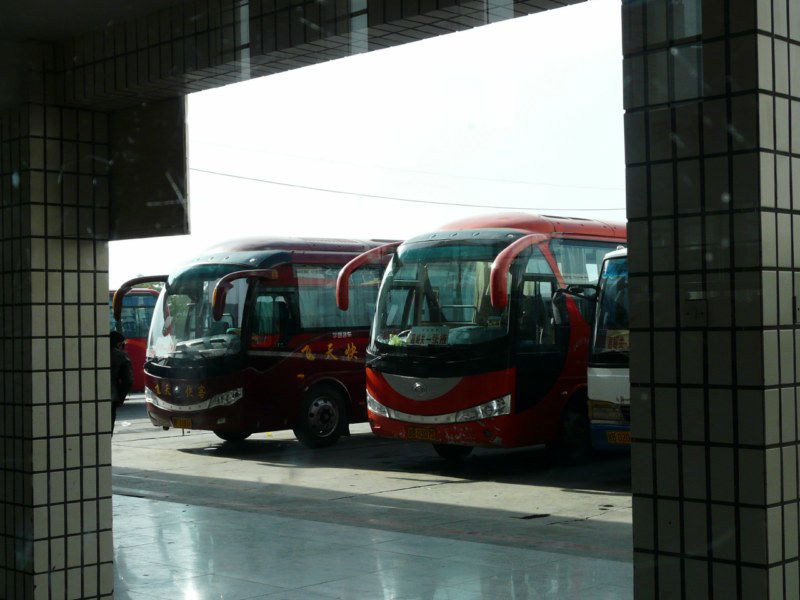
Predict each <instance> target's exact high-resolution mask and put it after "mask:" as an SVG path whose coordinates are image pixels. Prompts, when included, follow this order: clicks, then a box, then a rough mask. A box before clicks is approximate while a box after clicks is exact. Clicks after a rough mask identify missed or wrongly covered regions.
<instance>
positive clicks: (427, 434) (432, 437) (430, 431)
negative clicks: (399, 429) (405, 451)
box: [406, 427, 436, 442]
mask: <svg viewBox="0 0 800 600" xmlns="http://www.w3.org/2000/svg"><path fill="white" fill-rule="evenodd" d="M406 438H407V439H409V440H417V441H420V442H435V441H436V430H435V429H434V428H433V427H407V428H406Z"/></svg>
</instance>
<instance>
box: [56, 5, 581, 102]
mask: <svg viewBox="0 0 800 600" xmlns="http://www.w3.org/2000/svg"><path fill="white" fill-rule="evenodd" d="M579 1H582V0H521V1H514V0H499V1H497V0H469V1H461V2H460V1H457V0H437V1H431V0H419V1H415V2H401V1H400V0H391V1H388V2H387V1H384V0H356V1H352V2H317V1H316V0H297V1H294V0H293V1H292V2H288V1H277V2H276V0H249V1H248V0H244V1H235V0H210V1H209V0H190V1H189V2H184V3H176V4H175V6H172V7H170V8H165V9H163V10H160V11H157V12H153V13H150V14H147V15H145V16H142V17H140V18H135V19H129V20H127V21H124V22H120V23H114V24H111V25H109V26H108V27H106V28H104V29H102V30H98V31H90V32H86V33H85V34H84V35H81V36H79V37H76V38H74V39H71V40H69V41H66V42H64V43H59V44H56V45H55V46H54V48H53V52H52V53H50V54H48V56H47V60H46V72H47V73H48V74H49V75H51V77H48V78H46V79H45V83H44V84H43V87H42V90H43V93H44V91H45V90H54V91H55V92H56V94H57V95H58V96H57V97H58V98H59V101H63V102H65V103H67V104H70V105H81V106H91V107H93V108H96V109H98V108H99V109H109V108H116V107H120V106H130V105H133V104H136V103H138V102H140V101H141V99H143V98H146V99H148V100H155V99H160V98H170V97H174V96H177V95H181V94H188V93H190V92H195V91H200V90H205V89H210V88H214V87H218V86H221V85H226V84H229V83H234V82H236V81H241V80H244V79H250V78H252V77H259V76H263V75H270V74H273V73H278V72H281V71H286V70H289V69H295V68H298V67H303V66H307V65H310V64H315V63H319V62H323V61H327V60H332V59H335V58H342V57H345V56H350V55H352V54H358V53H362V52H368V51H370V50H379V49H382V48H388V47H391V46H396V45H399V44H404V43H407V42H413V41H416V40H420V39H424V38H428V37H432V36H436V35H441V34H445V33H451V32H454V31H461V30H464V29H469V28H472V27H476V26H479V25H485V24H487V23H494V22H497V21H502V20H505V19H510V18H513V17H518V16H523V15H527V14H531V13H536V12H540V11H543V10H547V9H550V8H558V7H560V6H565V5H568V4H574V3H576V2H579Z"/></svg>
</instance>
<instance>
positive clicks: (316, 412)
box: [292, 379, 349, 448]
mask: <svg viewBox="0 0 800 600" xmlns="http://www.w3.org/2000/svg"><path fill="white" fill-rule="evenodd" d="M333 382H335V380H330V379H325V380H320V381H317V382H314V383H313V384H312V385H310V386H309V388H308V389H307V390H306V391H305V392H304V393H303V397H302V398H301V400H300V405H299V407H298V412H297V416H296V418H295V423H294V425H293V427H292V429H293V431H294V435H295V437H297V439H298V440H299V441H300V442H301V443H302V444H303V445H305V446H308V447H309V448H325V447H327V446H332V445H333V444H335V443H336V441H337V440H338V439H339V437H340V436H341V435H342V434H343V433H344V432H346V430H347V412H348V411H347V401H348V399H349V398H348V395H347V393H346V391H343V390H342V388H341V387H340V385H336V383H333Z"/></svg>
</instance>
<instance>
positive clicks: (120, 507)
mask: <svg viewBox="0 0 800 600" xmlns="http://www.w3.org/2000/svg"><path fill="white" fill-rule="evenodd" d="M423 533H424V532H423V531H420V532H419V534H409V533H398V532H394V531H384V530H381V529H369V528H365V527H354V526H349V525H334V524H331V523H323V522H318V521H315V520H306V519H296V518H288V517H278V516H272V515H265V514H263V513H251V512H245V511H237V510H228V509H221V508H212V507H206V506H194V505H186V504H177V503H172V502H163V501H158V500H151V499H144V498H135V497H130V496H120V495H117V496H115V497H114V543H115V547H116V572H117V580H116V593H115V597H116V598H117V599H118V600H128V599H130V600H163V599H168V600H205V599H209V598H217V599H224V600H244V599H248V598H253V599H255V598H265V599H270V600H280V599H285V600H295V599H297V600H324V599H330V598H353V599H362V598H363V599H369V600H371V599H389V598H397V599H400V598H403V599H406V598H408V599H415V598H418V599H430V600H471V599H492V600H495V599H497V600H502V599H506V598H508V599H512V598H513V599H528V598H530V599H539V598H559V599H573V598H576V599H577V598H580V599H581V600H591V599H595V598H597V599H599V600H605V599H608V600H612V599H613V600H624V599H626V598H632V597H633V592H632V588H633V573H632V567H631V564H630V563H629V562H619V561H611V560H601V559H597V558H583V557H577V556H575V555H568V554H562V553H555V552H542V551H538V550H530V549H524V548H515V547H511V546H501V545H495V544H486V543H477V542H468V541H463V540H455V539H449V538H442V537H430V536H426V535H423Z"/></svg>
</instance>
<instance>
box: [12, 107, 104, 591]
mask: <svg viewBox="0 0 800 600" xmlns="http://www.w3.org/2000/svg"><path fill="white" fill-rule="evenodd" d="M107 125H108V119H107V115H106V114H104V113H98V112H90V111H85V110H74V109H68V108H60V107H57V106H44V105H42V104H27V105H25V106H23V107H22V108H21V109H20V110H17V111H14V112H6V113H2V116H0V267H1V269H2V288H1V289H0V411H2V412H0V438H1V440H0V443H2V447H1V449H0V458H2V461H0V468H2V486H0V511H2V516H1V518H2V520H0V534H1V535H2V547H1V548H0V598H7V599H11V598H14V599H17V600H27V599H29V598H37V599H38V598H52V599H60V598H98V597H110V596H111V595H112V593H113V589H112V588H113V563H112V560H113V548H112V538H111V435H110V429H111V422H110V403H109V401H108V399H109V378H108V364H109V344H108V339H107V333H108V319H109V317H108V304H107V303H108V242H107V240H108V233H107V232H108V208H107V205H108V201H107V199H108V162H107V156H108V145H107V134H108V132H107V129H108V127H107Z"/></svg>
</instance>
